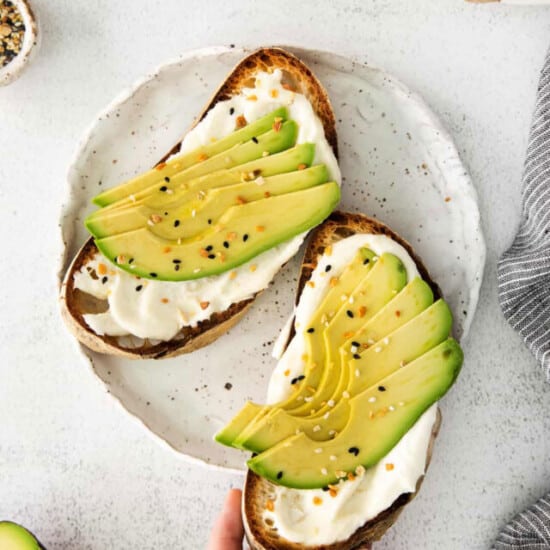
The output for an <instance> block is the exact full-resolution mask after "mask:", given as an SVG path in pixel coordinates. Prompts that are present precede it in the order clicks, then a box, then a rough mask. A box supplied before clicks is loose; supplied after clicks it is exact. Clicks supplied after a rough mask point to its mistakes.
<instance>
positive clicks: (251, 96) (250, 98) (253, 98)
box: [246, 94, 258, 101]
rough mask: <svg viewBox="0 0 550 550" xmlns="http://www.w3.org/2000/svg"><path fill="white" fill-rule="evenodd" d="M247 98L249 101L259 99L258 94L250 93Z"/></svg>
mask: <svg viewBox="0 0 550 550" xmlns="http://www.w3.org/2000/svg"><path fill="white" fill-rule="evenodd" d="M246 99H248V101H258V96H257V95H256V94H252V95H249V96H248V97H247V98H246Z"/></svg>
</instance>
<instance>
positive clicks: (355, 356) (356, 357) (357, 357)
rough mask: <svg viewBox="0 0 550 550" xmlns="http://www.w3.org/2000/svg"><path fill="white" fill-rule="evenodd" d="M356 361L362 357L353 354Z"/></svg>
mask: <svg viewBox="0 0 550 550" xmlns="http://www.w3.org/2000/svg"><path fill="white" fill-rule="evenodd" d="M353 358H354V359H361V356H360V355H359V354H358V353H354V354H353Z"/></svg>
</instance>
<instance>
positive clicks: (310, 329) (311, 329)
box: [307, 327, 315, 334]
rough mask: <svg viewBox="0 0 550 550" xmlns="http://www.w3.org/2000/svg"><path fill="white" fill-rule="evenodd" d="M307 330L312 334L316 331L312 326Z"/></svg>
mask: <svg viewBox="0 0 550 550" xmlns="http://www.w3.org/2000/svg"><path fill="white" fill-rule="evenodd" d="M307 331H308V332H309V333H310V334H311V333H312V332H315V329H314V328H313V327H311V328H308V329H307Z"/></svg>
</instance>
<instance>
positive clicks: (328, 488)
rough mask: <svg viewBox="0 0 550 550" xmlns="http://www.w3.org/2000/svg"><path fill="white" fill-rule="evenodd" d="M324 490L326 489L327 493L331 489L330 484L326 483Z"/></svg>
mask: <svg viewBox="0 0 550 550" xmlns="http://www.w3.org/2000/svg"><path fill="white" fill-rule="evenodd" d="M323 491H325V493H326V492H327V491H330V487H329V486H328V485H325V486H324V487H323Z"/></svg>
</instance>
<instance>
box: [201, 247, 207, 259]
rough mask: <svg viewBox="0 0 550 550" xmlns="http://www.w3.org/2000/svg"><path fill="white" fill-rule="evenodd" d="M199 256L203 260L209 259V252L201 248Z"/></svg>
mask: <svg viewBox="0 0 550 550" xmlns="http://www.w3.org/2000/svg"><path fill="white" fill-rule="evenodd" d="M199 254H200V255H201V256H202V257H203V258H208V250H206V249H205V248H201V249H200V250H199Z"/></svg>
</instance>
